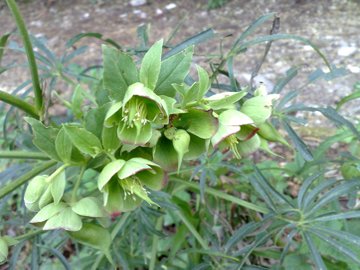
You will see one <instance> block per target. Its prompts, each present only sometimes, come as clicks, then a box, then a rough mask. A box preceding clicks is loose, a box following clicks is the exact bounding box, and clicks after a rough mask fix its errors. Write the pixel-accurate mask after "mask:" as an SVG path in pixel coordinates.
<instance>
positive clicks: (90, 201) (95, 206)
mask: <svg viewBox="0 0 360 270" xmlns="http://www.w3.org/2000/svg"><path fill="white" fill-rule="evenodd" d="M71 208H72V210H73V211H74V212H75V213H76V214H78V215H80V216H85V217H105V216H106V215H105V213H104V211H103V209H102V207H101V204H100V201H99V200H98V199H97V198H95V197H86V198H82V199H81V200H80V201H78V202H76V203H75V204H74V205H73V206H72V207H71Z"/></svg>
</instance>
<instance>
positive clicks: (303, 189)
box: [297, 172, 323, 208]
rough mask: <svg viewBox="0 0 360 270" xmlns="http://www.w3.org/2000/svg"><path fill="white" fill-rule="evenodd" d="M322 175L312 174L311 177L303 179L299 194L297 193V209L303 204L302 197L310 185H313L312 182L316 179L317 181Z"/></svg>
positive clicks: (319, 173) (320, 173)
mask: <svg viewBox="0 0 360 270" xmlns="http://www.w3.org/2000/svg"><path fill="white" fill-rule="evenodd" d="M322 174H323V172H318V173H314V174H313V175H311V176H309V177H308V178H306V179H305V181H304V182H303V184H302V185H301V187H300V190H299V193H298V198H297V202H298V207H299V208H300V207H301V205H302V204H303V199H304V196H305V194H306V193H307V191H308V190H309V188H310V186H311V184H312V183H314V181H315V180H316V179H318V178H319V177H320V176H321V175H322Z"/></svg>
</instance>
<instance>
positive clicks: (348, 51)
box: [338, 46, 356, 56]
mask: <svg viewBox="0 0 360 270" xmlns="http://www.w3.org/2000/svg"><path fill="white" fill-rule="evenodd" d="M355 52H356V47H349V46H344V47H341V48H339V49H338V55H339V56H350V55H352V54H353V53H355Z"/></svg>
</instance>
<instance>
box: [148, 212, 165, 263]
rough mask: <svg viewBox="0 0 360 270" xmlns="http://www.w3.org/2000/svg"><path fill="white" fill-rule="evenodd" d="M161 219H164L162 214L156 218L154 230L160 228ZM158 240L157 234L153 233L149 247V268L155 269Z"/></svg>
mask: <svg viewBox="0 0 360 270" xmlns="http://www.w3.org/2000/svg"><path fill="white" fill-rule="evenodd" d="M163 221H164V216H161V217H159V218H158V220H157V221H156V225H155V229H156V230H161V227H162V224H163ZM158 242H159V236H158V235H156V234H154V236H153V241H152V247H151V258H150V264H149V270H154V269H155V264H156V254H157V248H158Z"/></svg>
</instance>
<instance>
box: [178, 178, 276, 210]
mask: <svg viewBox="0 0 360 270" xmlns="http://www.w3.org/2000/svg"><path fill="white" fill-rule="evenodd" d="M171 181H174V182H177V183H180V184H183V185H184V186H187V187H189V188H193V189H196V190H200V186H199V185H198V184H196V183H192V182H189V181H185V180H182V179H180V178H177V177H171ZM205 193H207V194H210V195H213V196H215V197H218V198H221V199H224V200H226V201H230V202H233V203H235V204H237V205H240V206H242V207H245V208H248V209H251V210H254V211H256V212H260V213H263V214H267V213H269V210H268V209H267V208H265V207H262V206H258V205H256V204H253V203H250V202H247V201H244V200H242V199H239V198H237V197H234V196H232V195H229V194H226V193H224V192H222V191H219V190H216V189H213V188H209V187H206V188H205Z"/></svg>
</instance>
